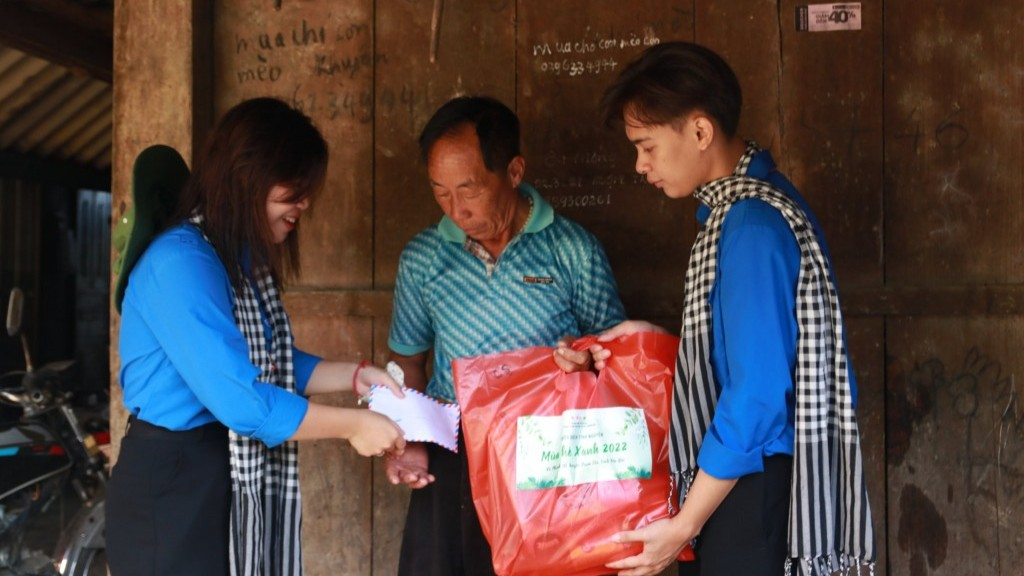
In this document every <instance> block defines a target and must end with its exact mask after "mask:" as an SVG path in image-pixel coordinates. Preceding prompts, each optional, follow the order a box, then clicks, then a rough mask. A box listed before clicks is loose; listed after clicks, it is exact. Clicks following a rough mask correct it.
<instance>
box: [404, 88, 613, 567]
mask: <svg viewBox="0 0 1024 576" xmlns="http://www.w3.org/2000/svg"><path fill="white" fill-rule="evenodd" d="M419 144H420V151H421V153H422V155H423V159H424V161H425V162H426V163H427V172H428V175H429V177H430V186H431V188H432V190H433V192H434V198H435V200H437V203H438V204H439V205H440V206H441V209H442V210H443V211H444V217H443V218H442V219H441V221H440V222H439V223H438V224H437V225H434V226H431V227H430V228H427V229H426V230H423V231H422V232H420V233H419V234H418V235H417V236H416V237H415V238H413V239H412V241H410V242H409V244H408V245H407V246H406V247H405V249H404V250H403V252H402V256H401V259H400V261H399V265H398V278H397V281H396V285H395V301H394V314H393V318H392V323H391V333H390V337H389V340H388V343H389V346H390V347H391V351H392V355H391V356H392V360H394V361H396V362H397V363H398V364H399V365H400V366H401V367H402V368H403V369H404V370H405V381H406V385H408V386H411V387H413V388H416V389H419V390H426V392H427V393H428V394H430V395H431V396H434V397H437V398H440V399H442V400H448V401H454V400H455V391H454V385H453V380H452V368H451V362H452V360H454V359H456V358H461V357H467V356H476V355H480V354H488V353H492V352H500V351H507V350H515V349H518V348H525V347H530V346H555V345H556V344H558V346H557V347H556V350H555V352H554V356H555V361H556V362H557V363H559V365H560V366H562V367H563V369H567V370H573V369H579V368H580V367H584V366H587V365H588V362H589V354H588V353H586V352H574V351H572V350H571V349H569V348H567V347H565V346H564V343H565V341H566V340H568V338H563V337H566V336H568V337H570V338H571V337H575V336H579V335H582V334H588V333H597V332H600V331H603V330H605V329H607V328H610V327H612V326H614V325H616V324H618V323H619V322H621V321H623V320H624V319H625V312H624V310H623V307H622V302H621V301H620V300H619V296H618V292H617V289H616V284H615V279H614V277H613V276H612V271H611V267H610V266H609V264H608V259H607V257H606V256H605V253H604V250H603V248H602V247H601V244H600V243H599V242H598V241H597V239H596V238H595V237H594V236H593V235H592V234H590V233H589V232H587V231H586V230H584V229H583V228H582V227H580V226H579V225H578V224H576V223H574V222H571V221H569V220H567V219H565V218H563V217H561V216H559V215H557V214H555V212H554V210H553V209H552V207H551V205H550V204H548V203H547V202H545V201H544V199H543V198H542V197H541V196H540V194H538V193H537V191H536V190H534V189H533V188H532V187H531V186H530V185H528V184H526V183H524V182H523V174H524V173H525V171H526V160H525V159H524V158H523V156H522V155H521V154H520V150H519V121H518V119H517V118H516V115H515V114H514V113H513V112H512V111H511V110H509V109H508V107H506V106H505V105H504V104H502V103H501V102H498V101H497V100H494V99H492V98H486V97H459V98H455V99H453V100H451V101H449V102H447V103H446V104H444V105H443V106H442V107H441V108H440V109H438V110H437V112H435V114H434V116H433V117H432V118H431V119H430V121H429V122H428V123H427V125H426V127H425V128H424V129H423V133H422V134H421V135H420V140H419ZM431 352H433V373H432V375H431V377H430V379H429V381H428V380H427V359H428V357H429V354H430V353H431ZM460 444H461V442H460ZM387 475H388V478H389V480H390V481H391V482H392V483H395V484H399V483H404V484H407V485H409V486H411V487H413V488H416V489H417V490H416V491H415V492H414V493H413V496H412V499H411V502H410V505H409V513H408V517H407V520H406V526H405V536H404V539H403V542H402V554H401V560H400V564H399V574H407V575H413V574H415V575H417V576H422V575H436V576H458V575H463V574H464V575H478V574H482V575H491V574H494V571H493V567H492V564H491V555H490V547H489V546H488V544H487V541H486V540H485V538H484V537H483V533H482V532H481V529H480V524H479V520H478V518H477V515H476V510H475V508H474V506H473V501H472V496H471V494H470V490H469V477H468V472H467V464H466V457H465V450H464V447H463V446H461V445H460V449H459V453H458V454H454V453H452V452H449V451H447V450H445V449H443V448H438V447H436V446H434V445H430V444H427V445H424V444H415V443H413V444H410V445H409V446H407V448H406V450H405V453H404V454H403V455H402V456H401V457H393V458H389V459H388V461H387Z"/></svg>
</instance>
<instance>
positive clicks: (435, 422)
mask: <svg viewBox="0 0 1024 576" xmlns="http://www.w3.org/2000/svg"><path fill="white" fill-rule="evenodd" d="M370 410H373V411H375V412H380V413H381V414H384V415H385V416H387V417H388V418H391V419H392V420H394V421H395V423H396V424H398V425H399V427H401V428H402V431H403V432H404V433H405V439H406V441H408V442H433V443H435V444H439V445H441V446H444V447H445V448H447V449H449V450H451V451H452V452H458V451H459V405H458V404H448V403H446V402H441V401H439V400H436V399H434V398H431V397H430V396H427V395H426V394H424V393H422V392H419V391H418V390H413V389H412V388H406V389H405V398H399V397H397V396H395V394H394V393H393V392H392V391H391V389H390V388H386V387H384V386H374V387H373V388H370Z"/></svg>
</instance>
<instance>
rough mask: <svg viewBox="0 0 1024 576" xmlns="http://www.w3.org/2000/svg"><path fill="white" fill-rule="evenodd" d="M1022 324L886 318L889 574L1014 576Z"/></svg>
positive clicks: (1022, 459)
mask: <svg viewBox="0 0 1024 576" xmlns="http://www.w3.org/2000/svg"><path fill="white" fill-rule="evenodd" d="M1022 320H1024V319H1022V318H1021V317H1008V318H970V319H965V318H935V317H931V318H902V319H894V320H891V321H889V322H888V325H887V330H886V336H887V340H888V364H889V365H888V383H887V386H888V398H887V427H888V438H887V459H888V462H887V463H888V470H889V486H888V495H889V516H888V526H889V558H890V574H892V575H894V576H899V575H904V574H906V575H911V576H917V575H920V574H995V575H1000V574H1006V575H1009V574H1018V573H1019V572H1020V566H1021V561H1022V559H1024V558H1022V555H1024V554H1022V553H1024V549H1022V545H1021V542H1020V536H1019V534H1020V521H1019V518H1018V517H1017V516H1019V512H1020V510H1022V509H1024V492H1022V490H1021V486H1022V481H1024V430H1022V427H1021V421H1022V414H1021V407H1020V404H1019V401H1018V392H1017V390H1016V384H1015V381H1016V378H1015V374H1016V373H1018V372H1020V371H1021V370H1022V368H1024V365H1022V363H1021V357H1020V353H1019V351H1020V348H1021V346H1022V344H1024V342H1022V339H1024V335H1022V331H1021V321H1022Z"/></svg>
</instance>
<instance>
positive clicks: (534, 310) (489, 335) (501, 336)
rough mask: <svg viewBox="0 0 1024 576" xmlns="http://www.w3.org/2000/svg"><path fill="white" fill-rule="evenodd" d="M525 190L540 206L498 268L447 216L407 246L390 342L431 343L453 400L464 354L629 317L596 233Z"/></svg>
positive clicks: (438, 374) (430, 389) (437, 377)
mask: <svg viewBox="0 0 1024 576" xmlns="http://www.w3.org/2000/svg"><path fill="white" fill-rule="evenodd" d="M519 191H520V193H521V194H524V195H528V196H529V197H530V199H531V200H532V202H533V211H532V213H531V216H530V219H529V220H528V221H527V222H526V225H525V227H524V228H523V231H522V233H520V234H518V235H517V236H515V237H514V238H513V239H512V241H511V242H509V244H508V246H506V247H505V250H504V251H503V252H502V253H501V257H500V258H498V261H497V264H496V265H495V266H494V268H493V270H488V266H487V264H485V263H484V262H483V261H481V260H480V259H479V258H478V257H477V256H475V255H474V254H473V253H472V252H470V251H469V250H467V249H466V247H465V241H466V233H465V232H463V231H462V230H460V229H459V227H458V226H456V225H455V223H454V222H452V221H451V219H449V218H448V217H447V216H445V217H444V218H442V219H441V222H440V223H439V224H437V225H435V226H431V227H430V228H427V229H426V230H424V231H422V232H420V233H419V234H417V235H416V237H414V238H413V239H412V240H411V241H410V242H409V244H408V245H406V247H405V249H404V250H403V251H402V256H401V258H400V260H399V263H398V278H397V280H396V282H395V303H394V312H393V313H392V317H391V333H390V335H389V337H388V345H389V346H390V347H391V349H392V350H394V351H395V352H396V353H398V354H403V355H406V356H413V355H416V354H420V353H422V352H426V351H427V350H430V349H433V351H434V365H433V374H432V376H431V378H430V382H428V384H427V393H428V394H430V395H432V396H436V397H438V398H443V399H445V400H448V401H452V402H454V401H455V400H456V398H455V387H454V380H453V377H452V365H451V363H452V360H455V359H457V358H465V357H469V356H477V355H480V354H489V353H492V352H504V351H507V350H517V349H520V348H527V347H531V346H554V345H555V343H556V342H558V339H559V338H561V337H562V336H565V335H567V334H571V335H573V336H581V335H583V334H596V333H598V332H601V331H603V330H606V329H608V328H611V327H612V326H615V325H616V324H618V323H619V322H622V321H623V320H625V317H626V316H625V309H624V308H623V306H622V301H621V300H620V299H619V293H618V288H617V286H616V284H615V277H614V276H613V275H612V270H611V265H610V264H609V263H608V258H607V256H606V255H605V252H604V249H603V248H602V246H601V243H600V242H599V241H598V240H597V238H596V237H595V236H594V235H593V234H591V233H590V232H588V231H586V230H585V229H584V228H583V227H582V226H580V225H579V224H576V223H575V222H572V221H570V220H568V219H566V218H563V217H561V216H559V215H557V214H555V211H554V209H553V208H552V207H551V205H550V204H548V203H547V202H546V201H545V200H544V198H542V197H541V195H540V194H539V193H538V192H537V191H536V190H534V189H533V188H532V187H531V186H529V185H527V184H521V185H520V187H519Z"/></svg>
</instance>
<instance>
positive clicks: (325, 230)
mask: <svg viewBox="0 0 1024 576" xmlns="http://www.w3.org/2000/svg"><path fill="white" fill-rule="evenodd" d="M213 30H214V33H213V51H214V58H215V59H214V70H213V73H214V93H215V95H216V98H215V102H214V104H215V110H216V112H217V114H218V115H219V114H221V113H223V112H224V111H226V110H227V109H228V108H230V107H231V106H233V105H234V104H236V103H238V102H240V101H241V100H243V99H245V98H251V97H255V96H275V97H278V98H281V99H282V100H285V101H287V102H290V103H291V104H292V105H294V106H296V107H297V108H299V109H300V110H302V111H304V112H305V113H306V114H307V115H309V116H310V117H311V118H312V119H313V122H314V123H315V124H316V125H317V126H318V127H319V128H320V131H321V132H322V133H323V135H324V137H325V139H326V140H327V142H328V144H329V146H330V151H331V160H330V166H329V170H328V175H327V188H326V190H325V194H324V195H323V196H322V197H321V198H320V199H319V200H318V202H317V204H316V205H315V206H314V207H313V211H312V214H311V215H307V217H305V218H303V221H302V226H301V237H300V238H301V242H302V244H303V250H302V269H303V273H302V278H301V280H300V281H301V283H302V284H305V285H310V286H337V287H346V288H348V287H367V286H370V285H371V283H372V272H373V270H372V259H373V246H372V244H370V243H369V242H367V241H366V239H367V238H370V237H371V236H372V233H373V181H372V178H373V154H372V144H373V131H372V121H373V68H374V64H375V63H376V62H378V59H379V57H380V56H379V54H378V53H376V52H374V49H373V34H374V30H373V1H372V0H349V1H346V2H343V3H338V2H333V3H322V2H321V3H317V2H263V1H258V0H246V1H242V0H239V1H233V2H221V3H218V4H217V5H216V8H215V10H214V17H213Z"/></svg>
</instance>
